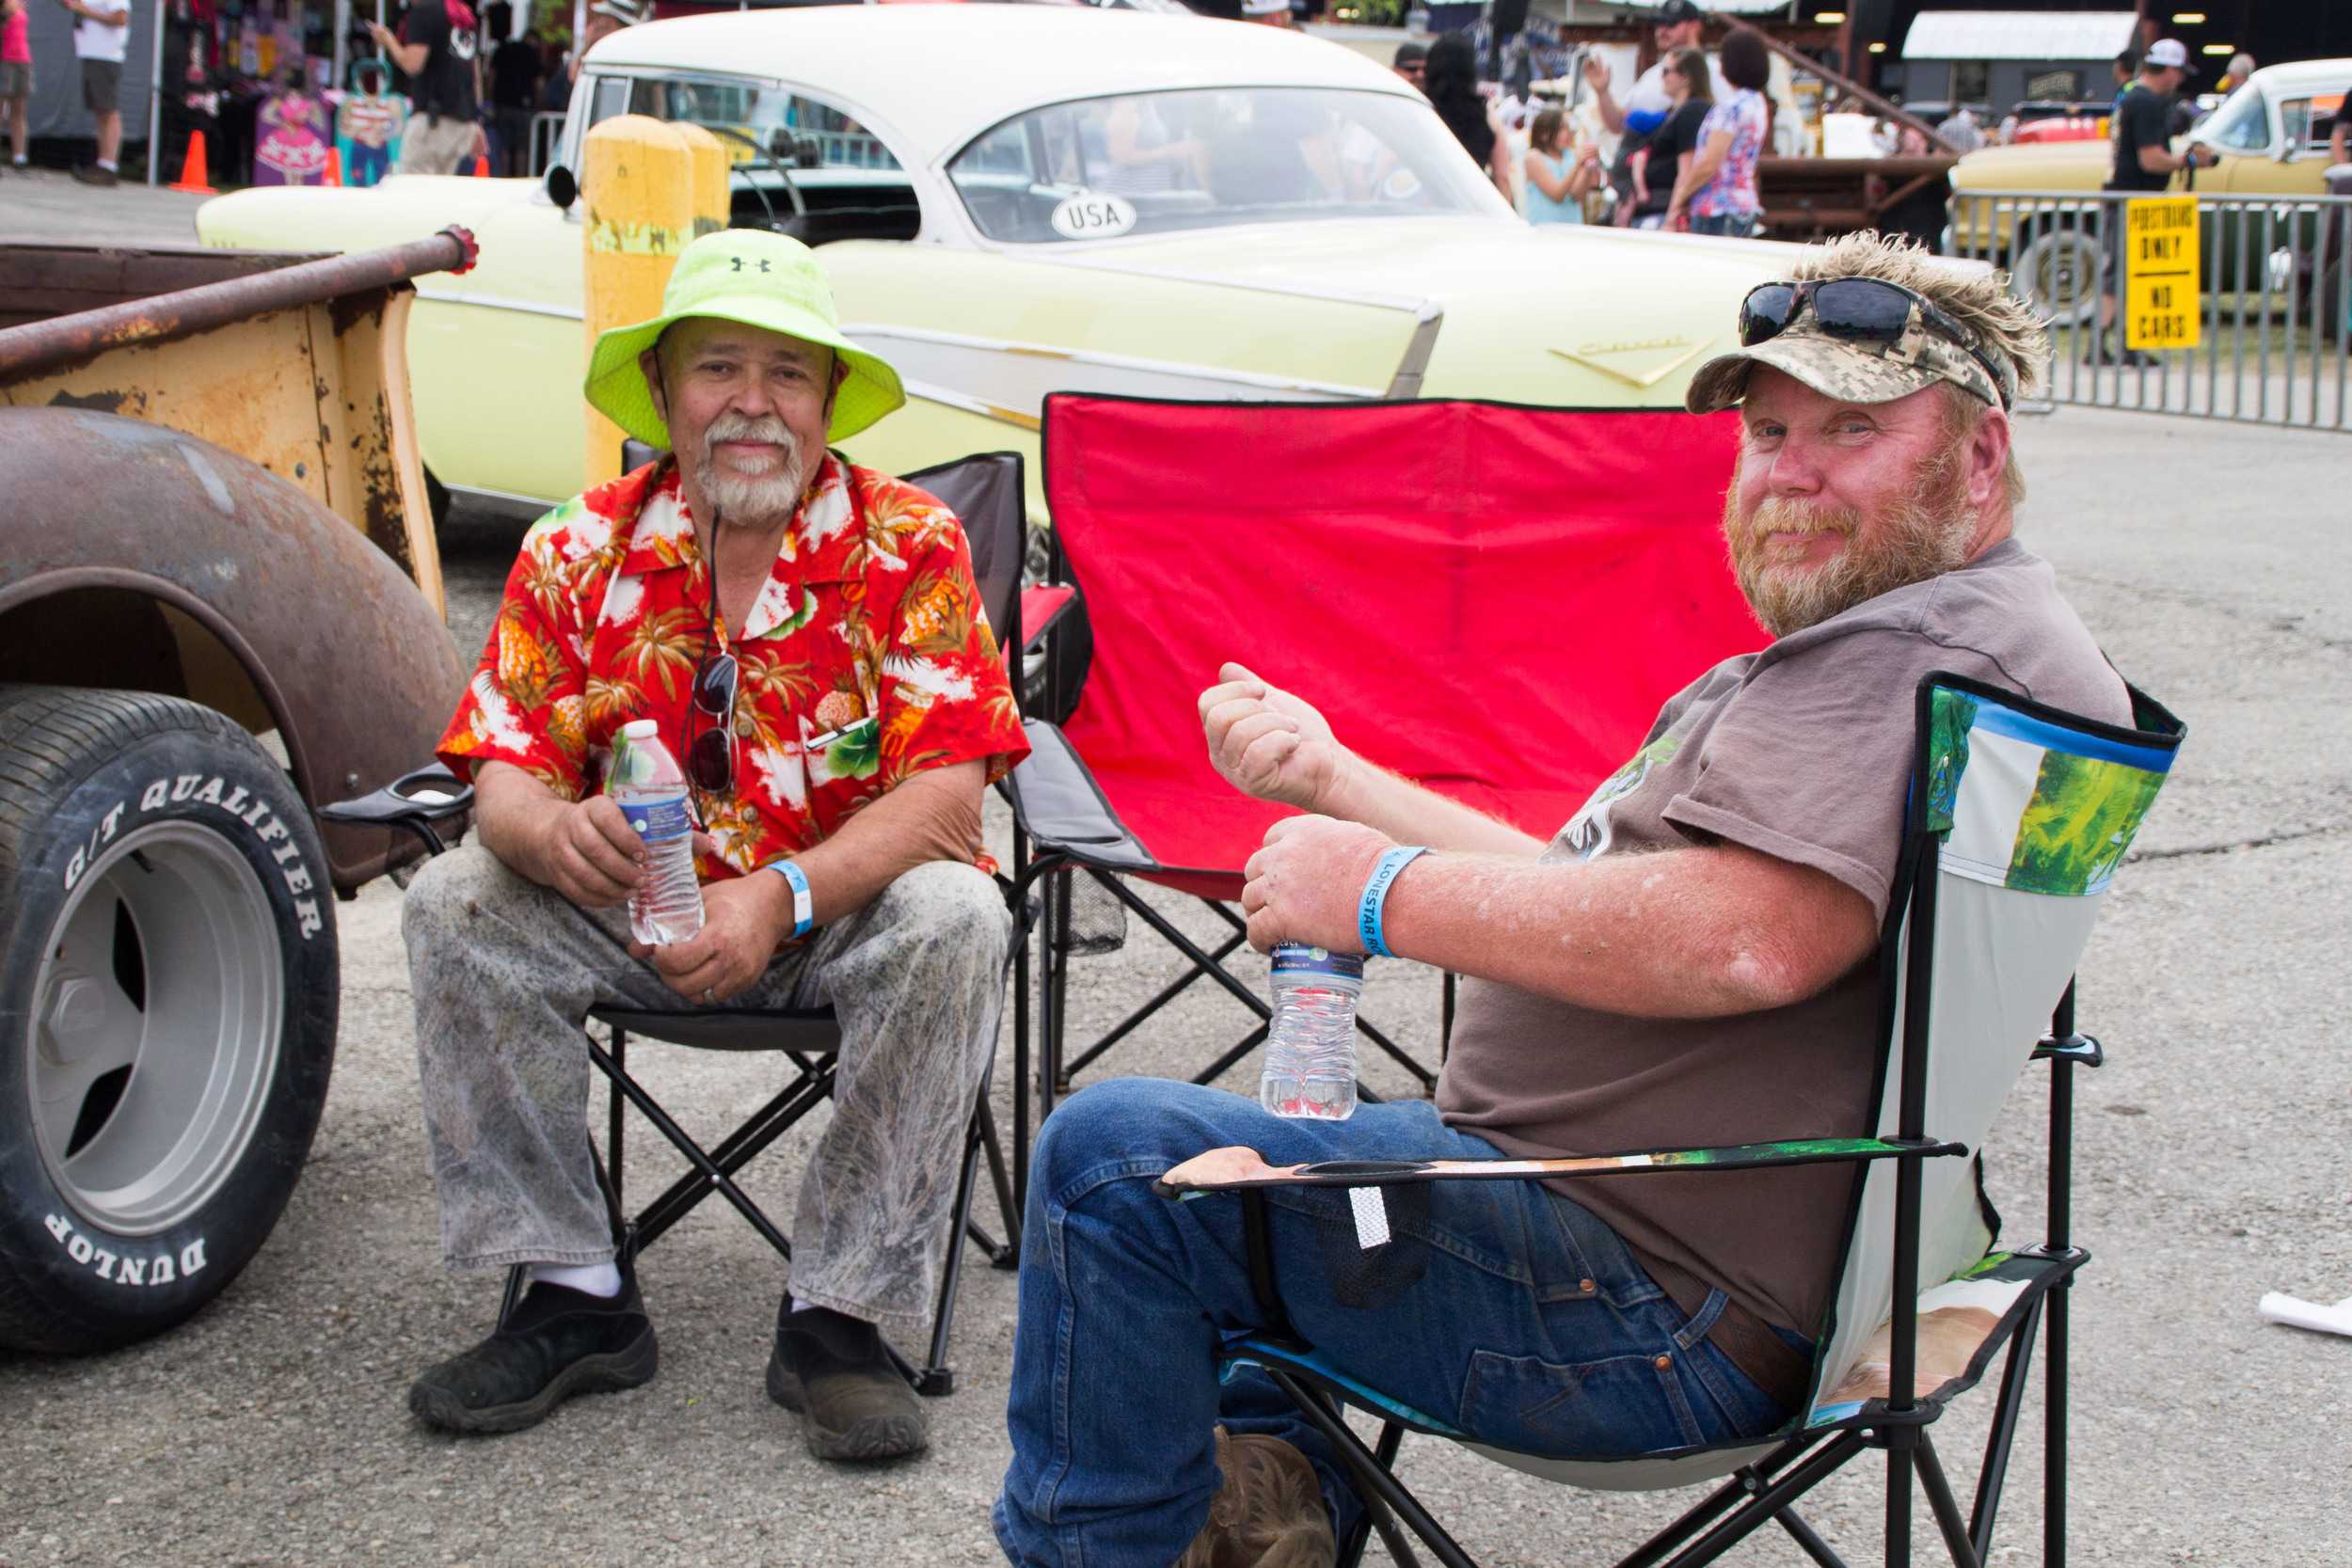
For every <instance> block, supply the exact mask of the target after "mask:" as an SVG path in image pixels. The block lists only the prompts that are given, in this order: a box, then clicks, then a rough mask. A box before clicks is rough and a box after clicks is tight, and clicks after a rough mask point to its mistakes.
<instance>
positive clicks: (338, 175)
mask: <svg viewBox="0 0 2352 1568" xmlns="http://www.w3.org/2000/svg"><path fill="white" fill-rule="evenodd" d="M342 182H343V155H342V152H341V151H339V150H336V149H335V148H332V147H330V148H328V149H327V150H326V167H325V168H324V169H322V170H320V171H319V183H320V184H322V185H340V184H342Z"/></svg>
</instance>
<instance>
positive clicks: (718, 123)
mask: <svg viewBox="0 0 2352 1568" xmlns="http://www.w3.org/2000/svg"><path fill="white" fill-rule="evenodd" d="M628 107H629V112H630V113H632V114H641V115H651V116H653V117H654V118H655V119H669V120H686V121H691V123H693V124H696V125H700V126H702V127H704V128H705V129H707V130H708V131H709V132H710V133H711V134H712V135H716V136H717V137H718V138H719V142H720V145H721V146H723V147H724V148H725V149H726V150H727V160H728V162H730V163H734V164H742V163H755V162H757V161H758V160H760V159H762V158H771V159H773V160H775V161H776V162H778V163H781V164H784V165H786V166H788V167H794V168H866V169H896V168H897V167H898V159H896V158H894V157H892V156H891V155H890V149H888V148H886V147H884V146H883V145H882V142H881V141H880V140H879V139H877V138H876V137H875V136H874V135H873V134H872V133H870V132H868V131H867V130H866V127H864V126H863V125H860V124H859V123H858V122H857V121H856V120H854V119H850V117H849V116H848V115H846V114H843V113H842V112H841V111H840V110H838V109H835V108H834V107H832V106H831V105H829V104H825V103H818V102H816V101H815V100H813V99H809V98H804V97H802V96H801V95H800V94H798V93H795V92H791V91H789V90H787V89H786V88H784V87H771V86H768V85H765V84H762V83H756V82H745V81H740V80H733V81H711V80H704V81H694V80H680V79H668V78H651V79H646V80H643V81H639V82H636V83H634V84H633V85H632V87H631V88H630V92H629V99H628Z"/></svg>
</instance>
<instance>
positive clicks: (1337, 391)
mask: <svg viewBox="0 0 2352 1568" xmlns="http://www.w3.org/2000/svg"><path fill="white" fill-rule="evenodd" d="M841 330H842V332H843V333H844V334H845V335H847V336H848V337H850V339H852V340H854V341H857V342H859V343H861V344H870V343H873V342H875V341H881V340H885V339H907V340H913V341H917V342H925V343H937V344H940V345H941V346H943V347H947V348H977V349H982V350H986V351H989V352H993V353H996V354H1018V355H1022V356H1026V357H1029V358H1036V359H1058V360H1062V361H1065V362H1067V363H1070V364H1073V365H1100V366H1102V367H1104V369H1107V370H1115V371H1143V372H1149V373H1152V374H1155V375H1182V376H1193V377H1198V378H1200V379H1202V380H1208V381H1217V382H1222V383H1226V384H1229V385H1232V386H1235V387H1250V388H1257V389H1259V390H1261V391H1268V392H1303V393H1307V394H1309V395H1311V396H1313V397H1319V398H1332V399H1343V398H1374V397H1378V396H1380V395H1381V392H1380V389H1379V388H1376V387H1358V386H1351V385H1349V384H1347V383H1345V382H1339V381H1310V380H1305V379H1302V378H1300V377H1297V376H1284V375H1268V374H1266V373H1264V372H1262V371H1237V370H1227V369H1225V368H1224V367H1222V366H1217V365H1202V364H1196V363H1188V362H1186V361H1184V360H1180V359H1152V358H1147V357H1145V356H1142V355H1136V354H1113V353H1108V352H1106V351H1104V350H1102V349H1087V348H1055V347H1053V346H1051V345H1049V344H1045V343H1025V342H1019V341H1015V340H1013V339H1009V338H981V337H975V336H973V335H972V334H970V333H964V332H944V331H940V330H937V329H935V328H932V327H919V326H899V325H884V324H882V323H880V322H844V323H842V324H841ZM1407 353H1408V354H1409V353H1410V350H1409V349H1408V350H1407Z"/></svg>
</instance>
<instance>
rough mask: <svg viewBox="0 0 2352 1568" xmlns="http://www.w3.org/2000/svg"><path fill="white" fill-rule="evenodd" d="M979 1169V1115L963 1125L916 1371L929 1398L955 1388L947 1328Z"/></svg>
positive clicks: (916, 1387)
mask: <svg viewBox="0 0 2352 1568" xmlns="http://www.w3.org/2000/svg"><path fill="white" fill-rule="evenodd" d="M980 1094H981V1096H982V1099H981V1104H982V1106H985V1105H986V1104H987V1099H986V1096H987V1094H988V1089H987V1087H986V1085H982V1087H981V1090H980ZM979 1169H980V1133H979V1115H978V1113H977V1111H976V1112H975V1113H974V1114H973V1117H972V1119H971V1120H970V1121H968V1122H966V1123H965V1124H964V1130H963V1169H962V1172H961V1174H960V1175H959V1176H958V1177H957V1178H956V1207H955V1215H954V1219H953V1222H952V1224H951V1225H950V1227H949V1228H948V1231H947V1260H946V1266H945V1267H943V1268H942V1269H941V1270H940V1272H939V1294H938V1298H937V1299H936V1300H935V1301H934V1302H933V1303H932V1306H931V1347H930V1354H929V1356H928V1357H927V1358H926V1359H925V1361H924V1363H923V1367H922V1370H920V1371H919V1372H917V1373H916V1374H915V1377H914V1391H915V1392H916V1393H918V1394H921V1395H923V1396H925V1397H926V1398H928V1399H939V1398H942V1397H944V1396H946V1395H948V1394H952V1393H954V1392H955V1389H956V1372H955V1369H954V1368H952V1367H950V1366H948V1365H947V1331H948V1329H949V1328H950V1327H951V1326H952V1325H953V1324H954V1323H955V1318H956V1287H957V1286H958V1285H959V1284H961V1282H962V1281H961V1276H962V1273H963V1241H964V1236H965V1235H966V1233H967V1232H969V1231H970V1230H971V1229H972V1228H973V1226H972V1197H973V1194H974V1191H975V1189H976V1188H977V1185H978V1183H977V1177H978V1175H979Z"/></svg>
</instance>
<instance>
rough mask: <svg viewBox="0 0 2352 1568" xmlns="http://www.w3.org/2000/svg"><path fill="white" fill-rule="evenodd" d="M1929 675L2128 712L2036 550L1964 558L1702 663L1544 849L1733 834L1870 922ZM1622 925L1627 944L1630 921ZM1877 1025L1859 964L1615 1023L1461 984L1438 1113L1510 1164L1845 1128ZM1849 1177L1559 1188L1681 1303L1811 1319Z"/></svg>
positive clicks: (1821, 1294)
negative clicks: (1809, 980)
mask: <svg viewBox="0 0 2352 1568" xmlns="http://www.w3.org/2000/svg"><path fill="white" fill-rule="evenodd" d="M1934 670H1945V671H1950V672H1952V673H1956V674H1961V675H1967V676H1971V677H1973V678H1975V679H1977V680H1980V681H1984V682H1987V683H1990V684H1993V685H1997V686H2001V687H2006V688H2008V689H2011V690H2015V691H2020V692H2023V693H2024V694H2025V695H2026V696H2027V697H2029V698H2031V699H2032V700H2034V701H2035V702H2039V703H2043V704H2047V705H2051V706H2054V707H2058V708H2064V709H2067V710H2069V711H2072V712H2075V713H2081V714H2084V715H2087V716H2089V717H2090V718H2094V719H2099V720H2104V721H2107V722H2109V723H2118V724H2121V723H2128V722H2129V721H2130V717H2131V708H2130V704H2129V700H2128V698H2127V697H2126V695H2125V692H2124V689H2123V683H2122V680H2121V679H2120V678H2119V677H2118V676H2117V675H2116V674H2115V673H2114V671H2113V670H2111V669H2109V668H2108V666H2107V664H2106V661H2105V659H2103V658H2102V657H2100V654H2099V650H2098V647H2097V645H2096V644H2094V643H2093V642H2092V641H2091V638H2090V632H2089V631H2088V630H2087V629H2085V627H2084V626H2083V624H2082V622H2081V621H2080V620H2079V619H2078V618H2077V617H2076V616H2075V614H2074V610H2073V609H2072V608H2071V607H2069V606H2068V604H2067V603H2066V601H2065V600H2064V599H2062V598H2060V597H2059V596H2058V584H2057V579H2056V577H2055V575H2054V574H2053V573H2052V572H2051V570H2050V567H2049V565H2048V564H2047V563H2046V562H2042V560H2040V559H2039V558H2037V557H2035V556H2033V555H2031V554H2029V553H2027V551H2026V548H2025V547H2024V546H2021V545H2019V544H2017V543H2016V542H2015V541H2014V540H2005V541H2003V542H2002V543H2001V544H1999V545H1996V546H1994V547H1993V548H1992V549H1990V550H1987V551H1986V552H1984V554H1982V555H1980V556H1979V557H1978V558H1977V559H1976V560H1975V561H1973V562H1969V563H1968V564H1967V565H1965V566H1963V567H1962V568H1960V569H1959V570H1957V571H1953V572H1947V573H1946V574H1944V575H1943V576H1942V577H1939V578H1933V579H1931V580H1930V581H1927V582H1921V583H1914V584H1912V585H1911V586H1909V587H1906V588H1899V589H1897V590H1895V591H1894V592H1893V593H1890V594H1881V595H1880V596H1879V597H1877V598H1875V599H1872V600H1869V601H1868V602H1867V603H1865V604H1861V605H1857V606H1855V607H1854V608H1853V609H1851V610H1847V611H1846V612H1845V613H1844V614H1842V615H1837V616H1833V617H1832V618H1831V619H1829V620H1827V621H1824V622H1822V623H1821V624H1820V625H1819V626H1809V627H1807V628H1805V629H1804V630H1803V631H1798V632H1792V633H1790V634H1789V635H1788V636H1787V637H1784V638H1781V639H1780V640H1779V641H1775V642H1773V643H1772V645H1771V646H1769V647H1767V648H1765V649H1764V650H1763V651H1762V652H1760V653H1755V654H1743V655H1740V657H1736V658H1730V659H1726V660H1724V662H1723V663H1721V664H1719V665H1717V666H1715V668H1713V669H1712V670H1709V671H1708V672H1707V673H1705V674H1704V675H1701V676H1700V677H1699V678H1698V679H1697V680H1696V681H1694V682H1692V684H1691V685H1690V686H1689V687H1687V688H1685V689H1683V690H1682V691H1681V692H1679V693H1678V694H1677V695H1676V696H1675V697H1674V698H1673V699H1672V700H1671V701H1669V702H1668V703H1667V704H1666V705H1665V707H1664V708H1662V709H1661V711H1660V713H1659V715H1658V721H1657V723H1656V724H1655V725H1653V726H1652V727H1651V729H1650V733H1649V735H1648V736H1646V737H1645V741H1644V743H1643V745H1642V748H1641V750H1640V751H1639V752H1636V753H1635V754H1634V756H1633V757H1632V759H1631V760H1630V761H1629V762H1627V763H1626V765H1625V766H1624V767H1623V768H1619V769H1618V770H1617V771H1616V772H1615V773H1614V774H1613V775H1611V777H1610V778H1609V779H1608V780H1607V781H1606V782H1604V783H1603V784H1601V785H1600V787H1599V788H1597V790H1595V791H1594V792H1593V796H1592V799H1591V800H1588V801H1586V802H1585V804H1584V806H1583V807H1582V808H1581V810H1580V811H1578V813H1577V814H1576V816H1574V817H1573V818H1572V819H1570V821H1569V822H1568V824H1567V826H1566V827H1565V828H1563V829H1562V830H1561V831H1560V832H1559V834H1558V836H1556V837H1555V838H1554V839H1553V840H1552V841H1551V844H1550V846H1549V847H1548V848H1546V849H1545V851H1544V856H1543V858H1544V859H1546V860H1550V861H1559V860H1576V859H1581V860H1592V859H1595V858H1597V857H1598V856H1601V855H1626V854H1639V853H1642V852H1644V851H1645V850H1657V849H1666V848H1687V847H1691V846H1692V845H1693V844H1699V845H1704V844H1708V843H1712V842H1716V841H1719V840H1729V841H1731V842H1733V843H1736V844H1740V845H1744V846H1746V847H1750V848H1753V849H1757V850H1761V851H1762V852H1764V853H1766V854H1769V855H1773V856H1776V857H1778V858H1779V859H1782V860H1786V861H1793V862H1795V863H1798V864H1801V865H1810V866H1815V867H1818V868H1820V870H1822V871H1826V872H1827V873H1829V874H1830V875H1831V876H1833V877H1835V878H1836V879H1838V880H1839V881H1841V882H1844V883H1846V884H1847V885H1848V886H1850V887H1851V888H1853V889H1855V890H1856V891H1857V892H1859V893H1861V894H1862V895H1863V896H1864V897H1866V898H1867V899H1869V901H1870V908H1871V910H1872V911H1874V912H1875V913H1877V914H1878V916H1879V917H1880V918H1881V920H1882V921H1883V919H1884V917H1885V914H1886V908H1887V901H1888V898H1889V895H1890V894H1891V891H1892V887H1893V882H1894V878H1895V872H1896V862H1897V859H1898V856H1899V850H1900V845H1901V837H1902V820H1903V803H1904V800H1905V798H1906V792H1907V790H1908V787H1909V783H1910V777H1911V762H1912V750H1913V740H1914V712H1915V698H1914V692H1915V689H1916V687H1917V686H1918V683H1919V679H1920V677H1921V676H1923V675H1925V674H1927V673H1929V672H1930V671H1934ZM1616 940H1622V941H1623V942H1625V943H1626V944H1627V945H1628V946H1631V945H1633V944H1635V943H1638V942H1640V941H1641V940H1642V938H1641V933H1640V932H1639V931H1638V930H1629V931H1626V932H1624V933H1623V934H1622V937H1621V938H1620V939H1616ZM1878 1027H1879V984H1878V969H1877V965H1876V963H1875V961H1870V960H1866V961H1865V962H1864V963H1862V964H1861V965H1859V966H1858V967H1857V968H1856V969H1855V970H1854V971H1853V972H1852V973H1851V974H1847V975H1846V976H1845V977H1844V978H1843V979H1841V980H1839V981H1837V982H1836V984H1834V985H1832V986H1831V987H1830V988H1829V989H1828V990H1824V991H1822V992H1820V994H1818V995H1815V996H1813V997H1810V998H1808V999H1806V1000H1805V1001H1803V1002H1799V1003H1795V1004H1793V1005H1791V1006H1786V1007H1780V1008H1776V1009H1773V1010H1772V1011H1769V1012H1763V1013H1749V1014H1744V1015H1741V1016H1740V1017H1736V1018H1723V1019H1645V1018H1628V1017H1624V1016H1621V1015H1618V1014H1614V1013H1608V1012H1602V1011H1598V1010H1597V1009H1593V1008H1589V1007H1580V1006H1573V1005H1571V1004H1568V1003H1565V1002H1555V1001H1552V1000H1550V999H1549V998H1547V997H1542V996H1536V995H1534V994H1532V993H1530V992H1527V991H1522V990H1516V989H1514V988H1512V987H1509V986H1504V985H1500V984H1497V983H1495V982H1492V981H1486V980H1466V981H1464V982H1463V986H1462V991H1461V1000H1460V1006H1459V1011H1458V1013H1457V1015H1456V1019H1455V1024H1454V1042H1453V1048H1452V1052H1451V1053H1450V1055H1449V1057H1448V1059H1447V1062H1446V1067H1445V1071H1444V1073H1443V1075H1442V1076H1441V1077H1440V1079H1439V1081H1438V1108H1439V1109H1440V1110H1441V1111H1443V1112H1444V1113H1445V1118H1446V1120H1447V1121H1448V1122H1449V1123H1451V1124H1453V1125H1454V1126H1456V1127H1461V1128H1464V1129H1467V1130H1469V1131H1470V1132H1476V1133H1478V1134H1479V1135H1480V1136H1482V1137H1484V1138H1486V1139H1487V1140H1488V1141H1490V1142H1492V1143H1493V1144H1495V1145H1496V1146H1497V1147H1498V1148H1502V1150H1503V1151H1504V1152H1506V1153H1509V1154H1513V1155H1523V1156H1563V1155H1578V1154H1596V1153H1613V1152H1618V1151H1623V1150H1629V1149H1641V1148H1699V1147H1705V1146H1710V1145H1721V1144H1739V1143H1754V1142H1764V1141H1769V1140H1772V1139H1778V1138H1800V1137H1839V1136H1858V1135H1863V1134H1865V1133H1867V1132H1868V1130H1869V1129H1868V1125H1867V1124H1868V1120H1869V1117H1868V1108H1867V1103H1866V1101H1867V1099H1868V1095H1869V1088H1870V1080H1871V1076H1872V1066H1873V1062H1874V1059H1875V1048H1876V1043H1877V1041H1876V1033H1877V1030H1878ZM1853 1175H1854V1167H1852V1166H1851V1165H1841V1164H1819V1165H1803V1166H1796V1167H1792V1168H1788V1169H1785V1170H1777V1171H1756V1172H1740V1173H1724V1174H1707V1173H1699V1172H1692V1173H1677V1174H1673V1175H1662V1176H1653V1175H1647V1174H1643V1175H1632V1176H1612V1177H1605V1178H1597V1179H1589V1180H1569V1181H1563V1182H1560V1183H1558V1185H1559V1188H1560V1190H1561V1191H1562V1192H1564V1193H1565V1194H1566V1195H1567V1196H1570V1197H1572V1198H1574V1199H1575V1200H1576V1201H1577V1202H1579V1203H1581V1204H1582V1205H1583V1206H1584V1207H1585V1208H1587V1209H1589V1210H1591V1211H1593V1212H1595V1213H1597V1214H1598V1215H1599V1216H1600V1217H1601V1218H1602V1219H1604V1220H1606V1221H1607V1222H1608V1223H1609V1224H1610V1225H1612V1226H1613V1227H1615V1228H1616V1229H1617V1231H1618V1232H1619V1233H1620V1234H1621V1235H1623V1236H1624V1237H1625V1238H1626V1240H1627V1241H1628V1242H1629V1243H1630V1244H1631V1245H1632V1246H1633V1248H1634V1250H1635V1252H1636V1253H1637V1255H1639V1256H1640V1257H1642V1259H1644V1261H1645V1263H1648V1264H1650V1265H1651V1266H1652V1267H1653V1269H1654V1270H1656V1272H1660V1273H1661V1274H1663V1275H1667V1282H1668V1283H1669V1289H1670V1290H1673V1291H1674V1293H1675V1294H1676V1295H1677V1299H1680V1298H1681V1297H1682V1296H1683V1295H1684V1294H1686V1293H1688V1291H1687V1280H1688V1279H1690V1278H1695V1279H1696V1280H1697V1281H1699V1282H1700V1283H1702V1284H1704V1285H1708V1286H1720V1287H1722V1288H1723V1289H1724V1291H1727V1292H1728V1293H1729V1294H1730V1296H1731V1298H1732V1299H1733V1300H1734V1301H1736V1302H1738V1303H1739V1304H1740V1306H1741V1307H1746V1308H1747V1309H1748V1310H1749V1311H1751V1312H1753V1313H1755V1314H1756V1316H1758V1317H1760V1318H1762V1319H1764V1320H1765V1321H1766V1322H1768V1323H1776V1324H1779V1325H1781V1326H1783V1327H1787V1328H1792V1329H1795V1330H1797V1331H1798V1332H1799V1333H1802V1334H1806V1335H1811V1334H1813V1333H1814V1332H1815V1331H1816V1329H1817V1327H1818V1325H1819V1323H1820V1319H1821V1316H1822V1313H1823V1310H1824V1308H1825V1307H1826V1306H1827V1304H1828V1297H1829V1286H1830V1276H1831V1274H1832V1271H1833V1269H1834V1268H1835V1266H1836V1251H1837V1247H1838V1243H1839V1241H1840V1238H1841V1233H1842V1231H1843V1228H1844V1224H1845V1216H1846V1207H1847V1201H1848V1195H1849V1193H1850V1190H1851V1182H1852V1180H1853ZM1661 1263H1662V1264H1663V1265H1664V1267H1663V1268H1662V1269H1661V1268H1659V1265H1660V1264H1661ZM1677 1276H1681V1280H1680V1281H1679V1282H1680V1283H1683V1284H1685V1286H1686V1288H1684V1289H1677V1288H1676V1287H1677ZM1683 1305H1684V1306H1685V1307H1692V1306H1693V1305H1695V1304H1694V1303H1692V1302H1688V1301H1685V1302H1684V1303H1683Z"/></svg>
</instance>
